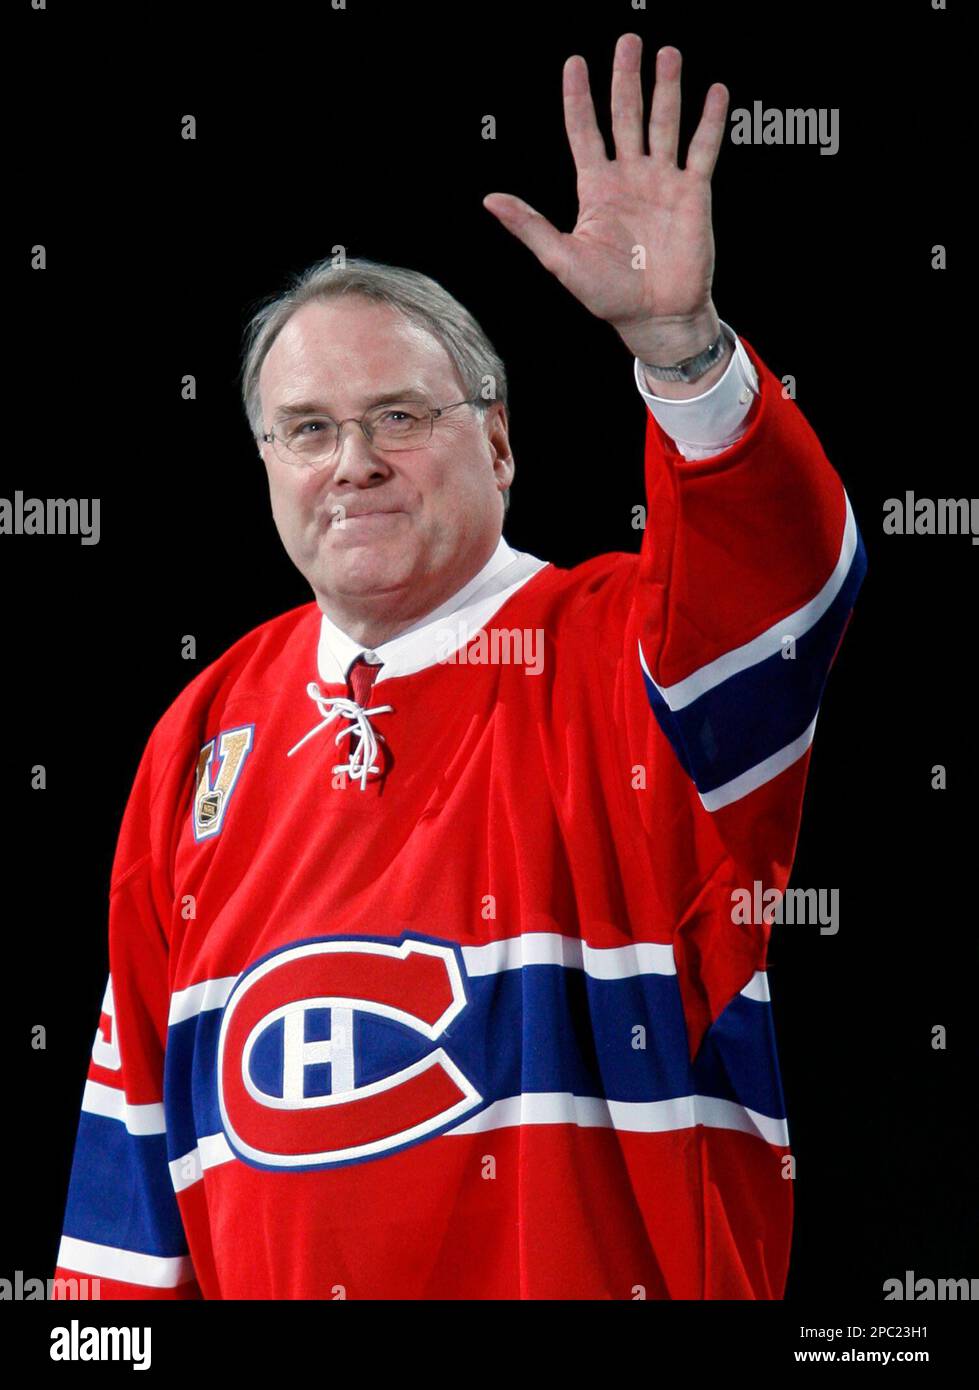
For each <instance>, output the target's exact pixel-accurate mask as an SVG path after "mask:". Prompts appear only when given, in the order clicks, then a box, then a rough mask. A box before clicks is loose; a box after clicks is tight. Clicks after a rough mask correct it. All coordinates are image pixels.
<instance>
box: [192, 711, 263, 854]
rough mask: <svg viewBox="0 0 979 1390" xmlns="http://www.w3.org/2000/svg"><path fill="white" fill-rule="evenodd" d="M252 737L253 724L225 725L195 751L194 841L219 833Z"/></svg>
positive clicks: (249, 750) (250, 748)
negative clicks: (230, 726) (225, 727)
mask: <svg viewBox="0 0 979 1390" xmlns="http://www.w3.org/2000/svg"><path fill="white" fill-rule="evenodd" d="M254 737H255V725H254V724H243V725H241V726H240V727H239V728H237V729H225V730H224V731H223V732H222V733H219V734H216V735H215V737H214V738H212V739H211V740H210V742H208V743H205V745H204V747H203V748H202V749H201V751H200V753H199V754H198V756H197V779H196V782H195V784H194V808H193V813H192V819H193V825H194V839H195V840H196V841H197V842H198V843H200V841H201V840H207V839H210V838H211V836H213V835H217V834H219V833H220V831H221V827H222V826H223V825H224V817H225V815H226V813H227V810H228V803H229V802H230V800H231V796H232V793H233V792H234V789H235V787H236V786H237V785H238V778H239V777H240V776H241V770H242V768H243V767H244V766H245V761H246V759H247V757H248V754H249V753H250V752H251V750H252V743H253V741H254Z"/></svg>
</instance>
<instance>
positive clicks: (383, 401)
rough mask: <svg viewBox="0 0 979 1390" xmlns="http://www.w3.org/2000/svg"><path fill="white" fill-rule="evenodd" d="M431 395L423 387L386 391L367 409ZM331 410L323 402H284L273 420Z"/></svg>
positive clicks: (403, 387) (406, 387)
mask: <svg viewBox="0 0 979 1390" xmlns="http://www.w3.org/2000/svg"><path fill="white" fill-rule="evenodd" d="M428 396H429V393H428V392H427V391H426V390H425V389H424V387H422V386H401V387H399V388H398V390H397V391H385V392H384V394H383V395H381V396H375V397H374V398H373V399H372V401H371V403H370V405H369V406H367V407H366V408H367V409H368V410H370V409H372V408H373V407H374V406H375V405H390V404H391V402H392V401H410V400H414V399H416V398H417V397H421V398H422V399H424V400H427V399H428ZM329 414H330V409H329V407H328V406H326V405H324V404H323V402H322V401H284V402H283V404H282V405H280V406H279V407H278V409H277V410H276V411H275V414H274V415H273V416H272V419H273V420H284V419H286V418H287V417H288V416H289V415H329Z"/></svg>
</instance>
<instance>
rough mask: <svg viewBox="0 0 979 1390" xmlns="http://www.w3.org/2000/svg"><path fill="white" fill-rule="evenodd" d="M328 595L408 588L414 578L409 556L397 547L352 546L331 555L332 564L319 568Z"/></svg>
mask: <svg viewBox="0 0 979 1390" xmlns="http://www.w3.org/2000/svg"><path fill="white" fill-rule="evenodd" d="M318 569H319V576H320V578H321V579H322V580H323V581H324V587H325V590H326V592H328V593H329V592H330V591H331V590H332V591H334V592H339V593H344V594H352V593H362V594H369V593H370V592H371V591H372V590H375V589H376V590H377V591H378V592H383V591H384V590H385V589H393V588H396V587H401V586H403V585H405V584H406V583H407V582H408V581H409V579H410V577H411V564H410V561H409V559H408V556H407V555H405V554H404V552H402V553H401V554H400V555H399V554H398V553H397V551H396V550H395V548H394V547H391V546H384V547H381V546H377V545H351V546H346V547H345V548H344V549H343V550H342V551H340V550H337V551H336V552H334V554H333V555H331V556H330V562H329V564H322V563H321V564H320V565H319V566H318Z"/></svg>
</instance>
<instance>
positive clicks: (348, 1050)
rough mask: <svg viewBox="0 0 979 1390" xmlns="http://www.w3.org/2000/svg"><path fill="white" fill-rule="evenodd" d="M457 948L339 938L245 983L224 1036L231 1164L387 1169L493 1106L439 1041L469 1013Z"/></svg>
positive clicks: (252, 973) (256, 972)
mask: <svg viewBox="0 0 979 1390" xmlns="http://www.w3.org/2000/svg"><path fill="white" fill-rule="evenodd" d="M466 1003H467V999H466V987H465V983H464V978H463V971H462V968H461V966H460V962H459V957H458V955H457V953H456V951H455V950H454V949H453V947H452V946H451V945H448V944H442V943H439V942H435V941H429V940H424V939H421V938H406V939H404V940H402V941H400V942H399V941H392V940H391V939H390V938H389V939H387V940H384V941H375V940H369V939H367V938H362V937H347V938H343V937H331V938H328V939H325V940H316V941H304V942H299V943H296V944H294V945H291V946H286V947H283V948H282V949H281V950H278V951H274V952H273V953H272V954H271V955H269V956H267V957H265V958H264V959H263V960H261V961H259V962H257V963H256V964H255V965H254V966H251V967H250V968H249V969H248V970H246V971H245V973H244V974H243V975H241V976H240V977H239V979H238V981H237V982H236V984H235V986H234V989H233V990H232V992H231V994H230V996H229V997H228V1001H227V1003H226V1005H225V1007H224V1013H223V1016H222V1019H221V1030H220V1035H219V1039H218V1059H217V1072H218V1077H217V1080H218V1085H217V1090H218V1099H219V1103H220V1109H221V1121H222V1124H223V1127H224V1132H225V1136H226V1138H227V1140H228V1143H229V1145H230V1146H231V1148H232V1150H233V1151H234V1153H235V1154H236V1155H237V1156H238V1157H239V1158H241V1159H243V1160H244V1161H245V1162H246V1163H249V1164H251V1165H253V1166H255V1167H259V1168H289V1169H293V1170H296V1169H307V1168H325V1167H332V1166H336V1165H340V1164H347V1163H354V1162H357V1161H358V1160H365V1159H372V1158H379V1157H381V1156H382V1155H384V1154H386V1153H390V1152H392V1151H394V1150H396V1149H401V1148H405V1147H406V1146H408V1145H410V1144H415V1143H419V1142H421V1141H422V1140H425V1139H430V1138H432V1137H434V1136H435V1135H436V1134H439V1133H441V1132H442V1131H444V1130H445V1129H448V1128H449V1127H450V1126H452V1125H454V1124H457V1123H459V1121H460V1120H461V1119H462V1117H463V1116H464V1115H467V1114H468V1113H469V1112H470V1111H472V1110H474V1109H475V1108H477V1107H478V1106H480V1105H481V1104H482V1103H483V1098H482V1096H481V1095H480V1094H479V1092H478V1091H477V1089H476V1087H475V1086H474V1085H473V1084H472V1082H471V1081H470V1080H469V1078H468V1077H466V1076H465V1075H464V1074H463V1072H462V1070H461V1069H460V1068H459V1066H458V1065H457V1064H456V1063H455V1062H454V1061H453V1060H452V1058H451V1057H450V1056H449V1055H448V1054H447V1052H446V1051H445V1050H444V1048H443V1047H441V1046H440V1045H439V1039H440V1038H442V1037H443V1035H447V1032H448V1029H449V1025H450V1024H451V1023H452V1022H453V1020H455V1019H456V1018H457V1017H458V1015H459V1014H460V1013H461V1012H462V1010H463V1009H465V1007H466Z"/></svg>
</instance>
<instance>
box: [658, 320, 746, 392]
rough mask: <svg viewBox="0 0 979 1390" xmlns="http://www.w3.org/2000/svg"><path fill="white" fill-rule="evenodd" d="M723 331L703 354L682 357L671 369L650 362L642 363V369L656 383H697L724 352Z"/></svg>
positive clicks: (724, 337) (722, 330) (724, 336)
mask: <svg viewBox="0 0 979 1390" xmlns="http://www.w3.org/2000/svg"><path fill="white" fill-rule="evenodd" d="M726 336H727V335H726V334H725V332H724V329H723V328H722V329H721V331H720V332H719V333H718V335H717V337H716V338H715V339H714V341H713V342H712V343H709V344H708V345H707V347H705V348H704V350H703V352H697V353H694V355H693V357H684V358H682V359H681V361H679V362H674V363H673V365H672V366H671V367H657V366H654V365H653V363H652V362H643V361H642V358H641V357H640V359H639V360H640V362H642V365H643V368H644V370H645V371H647V372H648V373H649V375H650V376H651V377H655V379H656V380H657V381H687V382H689V381H697V380H698V379H699V378H700V377H702V376H703V375H704V373H705V372H708V371H709V370H710V369H711V367H713V365H714V363H715V362H718V361H719V360H720V358H721V356H722V354H723V352H724V342H725V339H726Z"/></svg>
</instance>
